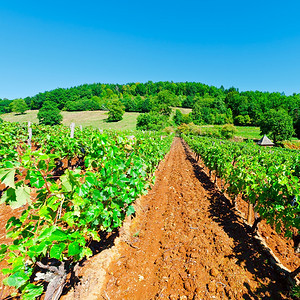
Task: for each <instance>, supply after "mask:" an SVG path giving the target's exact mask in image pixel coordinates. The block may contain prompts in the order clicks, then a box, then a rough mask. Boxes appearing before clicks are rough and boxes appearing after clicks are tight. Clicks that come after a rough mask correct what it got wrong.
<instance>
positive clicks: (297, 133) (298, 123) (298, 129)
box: [294, 116, 300, 139]
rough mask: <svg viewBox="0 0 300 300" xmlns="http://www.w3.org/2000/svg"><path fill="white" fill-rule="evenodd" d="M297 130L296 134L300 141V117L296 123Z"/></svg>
mask: <svg viewBox="0 0 300 300" xmlns="http://www.w3.org/2000/svg"><path fill="white" fill-rule="evenodd" d="M294 128H295V133H296V136H297V138H298V139H300V116H299V117H298V119H297V121H296V122H295V125H294Z"/></svg>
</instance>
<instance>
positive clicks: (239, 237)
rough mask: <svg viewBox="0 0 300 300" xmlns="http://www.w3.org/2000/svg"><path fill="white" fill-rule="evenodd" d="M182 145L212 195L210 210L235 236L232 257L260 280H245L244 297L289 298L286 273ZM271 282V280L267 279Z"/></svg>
mask: <svg viewBox="0 0 300 300" xmlns="http://www.w3.org/2000/svg"><path fill="white" fill-rule="evenodd" d="M183 147H184V149H185V153H186V155H187V159H188V160H189V161H190V162H191V164H192V166H193V168H194V173H195V176H196V177H197V179H198V180H199V181H200V182H201V184H202V185H203V187H204V188H205V189H206V190H207V191H208V192H209V195H210V198H209V200H210V203H211V204H210V214H211V218H212V219H213V220H214V222H216V223H218V224H219V225H221V226H222V228H223V229H224V231H225V232H226V233H227V235H228V236H229V237H231V238H232V239H233V240H234V244H235V246H234V249H233V251H234V253H235V254H234V255H232V256H231V257H229V258H235V259H236V260H237V262H236V263H237V264H239V265H240V264H241V263H243V265H244V268H245V269H247V270H248V271H249V272H251V273H252V274H253V276H254V278H255V279H256V281H258V282H260V287H259V288H257V289H256V290H254V291H253V290H251V288H250V286H249V284H248V283H246V282H245V283H244V286H245V287H246V288H247V290H248V293H247V294H244V295H243V297H244V299H287V298H290V297H289V296H287V295H288V291H287V285H285V284H284V278H283V274H279V272H277V271H276V270H274V268H273V267H272V265H271V264H270V262H269V260H268V255H267V254H266V253H265V251H266V250H265V248H264V247H263V246H262V245H261V244H260V243H259V241H257V240H256V239H254V238H253V237H252V235H251V232H250V227H249V226H247V225H246V224H244V223H243V221H242V220H241V218H240V217H239V216H238V215H237V213H236V211H235V210H234V209H233V208H232V205H231V203H230V201H229V199H228V198H226V197H225V196H224V194H222V193H221V192H220V191H219V190H217V189H216V188H215V186H214V184H213V182H212V181H211V180H210V178H209V177H208V176H207V175H206V173H205V172H204V170H203V168H202V167H200V166H199V165H198V163H197V161H196V160H195V159H194V158H193V156H192V152H191V150H190V149H189V148H188V146H187V145H186V144H185V143H184V142H183ZM266 282H268V283H266Z"/></svg>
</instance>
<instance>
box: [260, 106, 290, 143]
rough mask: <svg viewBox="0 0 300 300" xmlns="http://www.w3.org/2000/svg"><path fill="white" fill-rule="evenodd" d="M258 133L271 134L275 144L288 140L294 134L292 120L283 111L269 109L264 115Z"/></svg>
mask: <svg viewBox="0 0 300 300" xmlns="http://www.w3.org/2000/svg"><path fill="white" fill-rule="evenodd" d="M260 131H261V134H271V135H272V138H273V142H274V143H275V144H276V143H277V142H279V141H284V140H290V139H291V137H292V136H293V134H294V133H295V132H294V128H293V119H292V117H290V116H289V115H288V113H287V111H286V110H284V109H280V110H275V109H271V110H270V111H268V112H267V113H265V114H264V116H263V118H262V120H261V122H260Z"/></svg>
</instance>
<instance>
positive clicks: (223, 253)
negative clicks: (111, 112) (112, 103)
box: [63, 138, 288, 300]
mask: <svg viewBox="0 0 300 300" xmlns="http://www.w3.org/2000/svg"><path fill="white" fill-rule="evenodd" d="M156 176H157V178H156V183H155V185H154V187H153V188H152V190H151V191H149V193H148V195H146V196H144V197H142V198H141V199H140V201H139V203H138V205H137V217H136V218H134V219H133V221H131V222H128V221H127V222H125V228H123V229H122V230H123V232H121V234H120V237H118V238H117V239H116V240H115V246H113V247H112V248H111V249H108V250H105V251H103V252H102V253H100V254H102V256H101V255H100V256H101V257H100V256H98V258H97V256H95V257H93V258H91V259H90V260H89V261H87V262H86V264H85V266H84V267H83V268H82V269H81V270H80V274H79V275H81V276H82V278H81V283H80V285H79V286H78V287H77V288H76V289H75V291H72V292H70V293H69V294H68V295H66V296H64V298H63V299H102V300H103V299H106V300H113V299H116V300H118V299H132V300H135V299H136V300H143V299H145V300H146V299H147V300H148V299H173V300H175V299H176V300H177V299H180V300H184V299H188V300H190V299H288V297H287V296H285V295H284V294H281V293H280V292H279V291H280V290H284V288H283V286H282V280H281V278H279V277H278V276H279V275H278V274H277V272H275V271H274V269H273V267H272V266H271V265H270V263H269V261H268V258H267V256H265V255H264V254H262V253H261V251H260V249H259V246H258V245H257V244H256V242H255V241H254V240H253V239H252V238H251V237H250V235H249V233H248V232H247V228H246V226H245V225H244V223H243V222H242V220H241V218H240V217H239V216H238V215H237V214H236V213H235V212H234V211H233V210H231V209H230V208H229V206H228V204H227V203H226V198H225V197H224V196H223V195H222V194H220V192H219V191H217V190H216V189H215V188H214V186H213V185H212V183H211V181H210V180H209V178H208V177H207V176H206V174H205V173H204V172H203V170H201V168H200V167H199V166H198V165H197V164H196V162H195V161H194V159H193V158H192V156H191V155H190V153H189V152H188V150H187V149H185V147H184V145H183V143H182V142H181V140H180V139H179V138H175V140H174V142H173V144H172V147H171V151H170V152H169V153H168V155H167V156H166V158H165V160H164V161H163V162H162V163H161V164H160V166H159V169H158V171H157V173H156Z"/></svg>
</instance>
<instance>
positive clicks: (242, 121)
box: [234, 115, 251, 126]
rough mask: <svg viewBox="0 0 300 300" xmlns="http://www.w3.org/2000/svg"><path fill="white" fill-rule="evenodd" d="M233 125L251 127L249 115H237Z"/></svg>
mask: <svg viewBox="0 0 300 300" xmlns="http://www.w3.org/2000/svg"><path fill="white" fill-rule="evenodd" d="M234 124H235V125H239V126H249V125H251V119H250V117H249V115H245V116H242V115H238V116H236V117H235V118H234Z"/></svg>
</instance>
